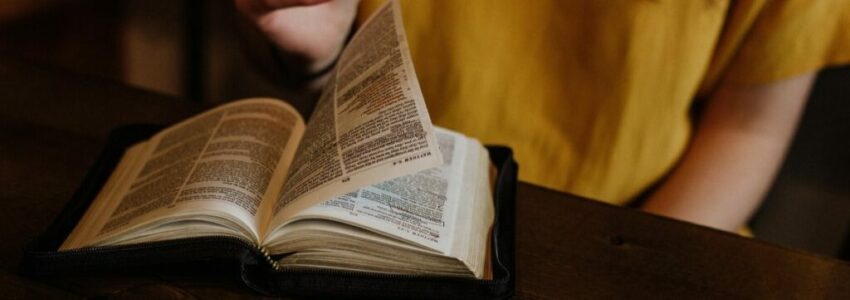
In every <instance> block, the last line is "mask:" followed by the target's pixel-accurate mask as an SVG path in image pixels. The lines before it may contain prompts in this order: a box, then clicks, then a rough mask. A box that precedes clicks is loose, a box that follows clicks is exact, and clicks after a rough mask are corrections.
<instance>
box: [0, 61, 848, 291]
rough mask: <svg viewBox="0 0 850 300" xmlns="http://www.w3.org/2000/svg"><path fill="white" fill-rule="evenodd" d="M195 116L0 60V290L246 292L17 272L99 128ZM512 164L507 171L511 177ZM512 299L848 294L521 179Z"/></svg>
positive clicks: (205, 279)
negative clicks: (29, 244) (514, 295)
mask: <svg viewBox="0 0 850 300" xmlns="http://www.w3.org/2000/svg"><path fill="white" fill-rule="evenodd" d="M202 109H203V107H200V105H197V104H192V103H187V102H185V101H179V100H175V99H173V98H170V97H166V96H162V95H158V94H155V93H150V92H146V91H142V90H138V89H133V88H130V87H126V86H123V85H121V84H118V83H114V82H107V81H102V80H100V79H97V78H91V77H86V76H81V75H76V74H72V73H69V72H67V71H63V70H57V69H52V68H49V67H46V66H39V65H35V64H32V63H26V62H21V61H20V60H16V59H13V58H9V57H7V56H1V55H0V222H2V223H0V237H2V246H0V295H2V296H3V297H13V298H14V297H15V296H22V297H25V298H43V297H75V296H76V297H85V296H116V295H117V296H136V297H155V298H162V297H169V296H175V297H179V296H199V297H215V298H219V297H223V296H239V297H241V296H246V297H253V296H259V295H257V294H255V293H254V292H253V291H251V290H249V289H247V288H245V287H243V286H242V285H241V284H240V282H238V281H235V280H231V279H230V278H227V277H215V276H212V277H210V276H199V275H198V274H191V273H190V274H183V273H177V272H175V273H173V274H171V273H169V274H110V275H109V276H104V275H91V276H76V277H72V278H68V277H64V278H52V279H33V278H27V277H23V276H21V275H18V271H17V270H16V269H17V267H18V264H19V263H20V259H21V255H22V248H23V247H24V245H25V244H26V243H27V242H28V241H30V240H32V239H33V238H34V237H35V236H36V235H38V234H39V233H40V232H41V231H42V230H44V229H45V227H46V226H47V225H48V224H49V223H50V222H51V221H52V219H53V218H54V217H55V215H56V214H57V213H58V211H59V209H60V208H61V207H62V206H63V204H64V203H65V202H66V201H67V199H69V197H70V196H71V194H72V193H73V191H74V189H75V188H76V186H77V185H78V184H79V183H80V181H81V180H82V178H83V176H84V175H85V173H86V171H87V169H88V167H89V166H90V164H91V163H93V162H94V159H95V158H96V157H97V155H98V152H99V150H100V148H101V147H102V146H103V143H104V141H105V137H106V135H107V133H108V132H109V131H110V129H112V128H114V127H116V126H119V125H122V124H128V123H139V122H143V123H163V124H167V123H172V122H174V121H176V120H180V119H182V118H185V117H187V116H190V115H192V114H194V113H196V112H198V111H200V110H202ZM521 171H522V164H521V162H520V172H521ZM516 213H517V232H518V235H517V245H516V247H517V257H516V261H517V274H516V276H517V296H518V297H519V298H544V299H546V298H551V299H559V298H594V299H595V298H653V299H657V298H674V299H681V298H759V299H762V298H784V299H786V298H805V299H823V298H834V299H850V264H848V263H847V262H844V261H840V260H835V259H831V258H827V257H821V256H817V255H813V254H809V253H803V252H799V251H795V250H790V249H785V248H782V247H778V246H775V245H771V244H767V243H763V242H760V241H757V240H751V239H746V238H741V237H738V236H735V235H732V234H728V233H724V232H720V231H715V230H712V229H708V228H704V227H700V226H695V225H691V224H687V223H682V222H678V221H674V220H669V219H665V218H661V217H655V216H650V215H646V214H642V213H640V212H637V211H634V210H630V209H626V208H620V207H615V206H610V205H606V204H602V203H598V202H594V201H588V200H585V199H580V198H578V197H575V196H571V195H568V194H563V193H559V192H555V191H551V190H547V189H544V188H540V187H537V186H534V185H531V184H525V183H521V184H520V186H519V191H518V199H517V212H516Z"/></svg>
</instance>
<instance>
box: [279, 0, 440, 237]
mask: <svg viewBox="0 0 850 300" xmlns="http://www.w3.org/2000/svg"><path fill="white" fill-rule="evenodd" d="M400 17H401V13H400V10H399V7H398V3H397V2H396V1H390V2H389V3H388V4H386V5H385V6H384V7H383V8H382V9H380V10H379V11H378V12H377V13H375V15H373V16H372V17H371V18H370V19H369V20H368V21H367V22H366V23H365V24H364V25H363V27H362V28H360V30H359V31H358V32H357V34H355V35H354V37H353V38H352V40H351V42H350V43H349V44H348V46H347V47H346V48H345V50H343V52H342V54H341V55H340V58H339V61H338V63H337V67H336V69H335V70H334V71H333V73H332V74H331V78H330V79H329V81H328V83H327V86H326V87H325V90H324V92H323V94H322V96H321V97H320V99H319V102H318V103H317V106H316V109H315V111H314V112H313V115H312V116H311V119H310V121H309V123H308V124H307V129H306V132H305V134H304V138H303V140H302V142H301V144H300V145H299V147H298V150H297V151H296V156H295V157H296V158H295V160H294V162H293V163H292V168H291V169H290V171H289V175H288V180H287V182H286V183H285V185H284V187H283V189H282V190H281V195H280V198H279V199H278V202H277V203H276V204H275V205H274V207H273V210H272V211H273V213H274V214H275V215H276V216H275V217H274V220H273V221H272V224H273V225H272V227H275V225H277V224H280V223H281V222H282V221H283V220H285V219H286V218H287V217H289V216H292V215H294V214H295V213H297V212H298V211H300V210H303V209H306V208H307V207H310V206H312V205H315V204H318V203H319V202H322V201H324V200H327V199H330V198H331V197H333V196H336V195H339V194H342V193H346V192H350V191H353V190H355V189H357V188H360V187H363V186H366V185H369V184H374V183H376V182H381V181H384V180H387V179H390V178H394V177H398V176H401V175H406V174H411V173H414V172H417V171H421V170H424V169H428V168H431V167H436V166H439V165H440V163H441V162H442V158H441V157H440V153H439V149H438V146H437V141H436V138H435V137H434V133H433V128H432V125H431V120H430V118H429V117H428V113H427V110H426V108H425V102H424V99H423V97H422V92H421V91H420V88H419V85H418V82H417V79H416V74H415V73H414V70H413V64H412V62H411V59H410V53H409V51H408V46H407V40H406V38H405V35H404V29H403V28H402V24H401V19H400ZM284 208H286V209H284Z"/></svg>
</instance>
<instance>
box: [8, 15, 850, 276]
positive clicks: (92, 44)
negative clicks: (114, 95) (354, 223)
mask: <svg viewBox="0 0 850 300" xmlns="http://www.w3.org/2000/svg"><path fill="white" fill-rule="evenodd" d="M237 21H238V19H237V16H236V15H235V14H234V10H233V8H232V2H231V1H201V0H176V1H170V0H169V1H167V0H123V1H115V0H4V1H0V54H2V55H12V56H16V57H20V58H21V59H23V60H29V61H32V62H34V63H39V64H48V65H54V66H56V67H57V68H59V69H61V70H63V71H68V72H74V73H77V74H80V75H81V76H95V77H101V78H106V79H108V80H113V81H119V82H123V83H126V84H129V85H132V86H136V87H140V88H144V89H149V90H153V91H157V92H160V93H164V94H168V95H172V96H175V97H176V98H180V99H184V100H182V101H197V102H203V103H217V102H221V101H227V100H231V99H237V98H244V97H249V96H277V92H276V89H275V87H274V85H273V84H272V83H269V82H266V81H264V80H263V79H262V78H261V77H260V76H259V75H257V73H256V72H254V71H253V70H252V67H251V66H250V64H249V63H247V61H248V60H247V59H246V58H245V57H244V56H243V51H241V49H240V48H239V47H240V45H239V39H237V38H236V35H237V33H238V32H237V30H236V28H237V26H236V22H237ZM848 117H850V68H848V67H844V68H835V69H830V70H826V71H824V72H821V74H820V76H819V77H818V81H817V83H816V86H815V88H814V90H813V92H812V95H811V97H810V102H809V106H808V107H807V110H806V113H805V115H804V119H803V122H802V124H801V127H800V130H799V132H798V135H797V138H796V139H795V141H794V144H793V145H792V148H791V150H790V152H789V157H788V160H787V161H786V163H785V165H784V167H783V169H782V172H781V174H780V175H779V177H778V179H777V181H776V184H775V185H774V188H773V189H772V190H771V192H770V194H769V195H768V197H767V199H766V201H765V203H764V205H763V206H762V208H761V209H760V210H759V212H758V213H757V215H756V216H755V217H754V218H753V220H752V222H751V225H752V227H753V229H754V231H755V234H756V236H757V238H758V239H762V240H766V241H770V242H774V243H778V244H782V245H785V246H788V247H793V248H798V249H804V250H808V251H813V252H817V253H820V254H824V255H830V256H839V257H843V258H844V259H848V258H850V159H849V158H850V155H848V153H850V151H848V146H850V141H848V140H850V120H848Z"/></svg>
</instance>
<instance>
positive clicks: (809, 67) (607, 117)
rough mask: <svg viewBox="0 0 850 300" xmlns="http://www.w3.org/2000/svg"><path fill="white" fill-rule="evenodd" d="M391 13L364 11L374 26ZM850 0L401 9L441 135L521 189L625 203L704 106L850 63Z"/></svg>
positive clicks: (567, 2) (657, 170)
mask: <svg viewBox="0 0 850 300" xmlns="http://www.w3.org/2000/svg"><path fill="white" fill-rule="evenodd" d="M380 2H381V1H373V0H367V1H365V2H364V3H363V4H362V6H361V13H360V16H361V18H360V21H363V20H365V18H362V17H365V16H368V15H369V14H370V13H371V12H372V11H374V9H376V8H377V7H378V5H379V4H380ZM849 6H850V1H846V0H817V1H810V0H796V1H758V0H752V1H731V2H730V1H724V0H608V1H594V0H586V1H580V0H535V1H485V0H445V1H428V0H415V1H402V11H403V17H404V22H405V29H406V31H407V37H408V39H409V42H410V46H411V52H412V56H413V61H414V64H415V67H416V71H417V75H418V77H419V81H420V83H421V86H422V90H423V94H424V96H425V100H426V103H427V105H428V109H429V111H430V112H431V116H432V119H433V121H434V123H435V124H437V125H440V126H444V127H448V128H451V129H454V130H458V131H460V132H464V133H466V134H468V135H471V136H474V137H477V138H479V139H481V140H482V141H483V142H484V143H489V144H506V145H509V146H510V147H512V148H513V149H514V151H515V154H516V158H517V160H518V161H519V164H520V166H521V171H520V173H519V174H520V179H522V180H525V181H529V182H532V183H535V184H539V185H542V186H545V187H549V188H553V189H557V190H562V191H569V192H572V193H575V194H579V195H582V196H586V197H590V198H594V199H599V200H603V201H607V202H611V203H617V204H622V203H624V202H626V201H628V200H629V199H631V198H633V197H634V196H636V195H637V194H639V193H640V192H641V191H643V190H644V189H645V188H646V187H648V186H649V185H651V184H652V183H654V182H656V181H657V180H659V179H660V178H661V177H662V176H663V175H664V174H665V173H667V172H668V171H669V170H670V169H671V168H672V167H673V165H674V164H675V163H676V161H677V160H678V159H679V157H680V156H681V155H682V153H683V151H684V150H685V148H686V146H687V144H688V141H689V138H690V134H691V118H690V117H691V116H690V114H689V111H690V109H691V104H692V102H693V99H695V98H699V97H701V96H707V95H709V94H710V93H711V91H712V89H713V87H714V86H716V85H717V83H718V82H719V81H720V80H729V81H732V82H736V83H743V84H759V83H766V82H771V81H775V80H777V79H781V78H785V77H789V76H792V75H796V74H800V73H804V72H809V71H814V70H817V69H819V68H821V67H823V66H826V65H830V64H838V63H846V62H848V61H850V29H848V28H850V7H849Z"/></svg>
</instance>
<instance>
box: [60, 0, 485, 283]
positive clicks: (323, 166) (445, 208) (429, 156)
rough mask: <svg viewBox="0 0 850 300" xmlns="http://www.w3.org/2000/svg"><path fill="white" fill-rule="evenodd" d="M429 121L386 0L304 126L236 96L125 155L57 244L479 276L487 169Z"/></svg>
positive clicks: (287, 266)
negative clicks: (218, 246) (224, 241)
mask: <svg viewBox="0 0 850 300" xmlns="http://www.w3.org/2000/svg"><path fill="white" fill-rule="evenodd" d="M491 168H492V167H491V164H490V158H489V156H488V152H487V150H486V149H485V148H484V147H483V146H482V145H481V144H480V143H479V142H477V141H476V140H474V139H472V138H469V137H465V136H463V135H461V134H459V133H455V132H451V131H449V130H445V129H439V128H435V127H434V126H433V125H432V124H431V121H430V118H429V116H428V113H427V110H426V107H425V104H424V99H423V96H422V94H421V91H420V88H419V86H418V83H417V80H416V74H415V72H414V70H413V64H412V62H411V59H410V54H409V52H408V46H407V42H406V39H405V36H404V30H403V28H402V25H401V20H400V11H399V8H398V3H397V2H396V1H390V2H389V3H388V4H386V5H385V6H384V7H383V8H381V9H380V10H379V11H378V12H377V13H375V14H374V15H373V16H372V17H371V18H370V19H369V20H368V21H367V22H366V23H365V24H364V25H363V26H362V27H361V28H360V29H359V30H358V31H357V32H356V33H355V34H354V36H353V37H352V39H351V41H350V43H349V44H348V45H347V46H346V48H345V49H344V50H343V52H342V53H341V54H340V57H339V60H338V62H337V64H336V66H335V67H334V69H333V70H332V71H331V73H330V79H329V80H328V83H327V85H326V87H325V89H324V90H323V92H322V95H321V96H320V97H319V100H318V102H317V105H316V108H315V111H314V112H313V114H312V115H311V116H310V119H309V121H308V122H305V121H304V118H303V117H302V116H301V115H299V113H298V112H297V111H296V110H295V109H293V108H292V107H291V106H290V105H288V104H287V103H285V102H283V101H281V100H276V99H264V98H255V99H244V100H238V101H235V102H232V103H229V104H225V105H222V106H219V107H217V108H214V109H212V110H209V111H207V112H204V113H202V114H199V115H197V116H194V117H192V118H190V119H187V120H185V121H182V122H180V123H178V124H175V125H173V126H170V127H168V128H165V129H164V130H162V131H160V132H158V133H156V134H154V135H153V136H151V137H150V138H149V139H147V140H145V141H142V142H139V143H137V144H134V145H132V146H130V147H129V148H127V150H126V151H125V152H124V155H123V156H122V157H121V159H120V160H119V161H118V163H117V166H116V167H115V169H114V171H113V172H112V173H111V175H110V176H109V178H108V180H106V182H105V184H104V185H103V187H102V188H101V189H100V191H99V193H98V194H97V196H96V197H95V198H94V200H93V201H92V202H91V204H90V205H89V207H88V209H87V210H86V211H85V213H84V214H83V215H82V218H80V220H79V222H78V223H77V224H76V226H75V227H74V229H73V230H72V231H71V233H70V235H69V236H68V237H67V239H65V240H64V242H63V243H62V244H61V246H60V247H59V250H60V252H61V251H75V250H77V249H88V248H102V247H106V248H109V247H121V246H127V245H143V244H149V243H154V244H155V243H157V242H163V241H175V240H183V239H194V238H203V237H223V238H232V239H238V240H241V241H244V242H245V243H247V244H250V245H253V246H254V247H256V249H257V251H258V252H260V253H262V254H263V255H264V258H265V259H266V260H267V261H268V263H269V265H270V266H272V267H273V269H274V270H275V271H291V272H299V271H314V270H328V271H342V272H364V273H374V274H397V275H414V276H443V277H457V278H471V279H489V278H492V272H491V271H490V261H491V260H490V257H491V255H492V254H491V253H490V249H491V247H490V246H489V245H490V244H491V241H490V239H491V228H492V225H493V220H494V206H493V203H494V202H493V196H492V190H493V188H492V187H493V183H492V180H491V178H493V175H492V174H491V173H493V171H492V170H491Z"/></svg>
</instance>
